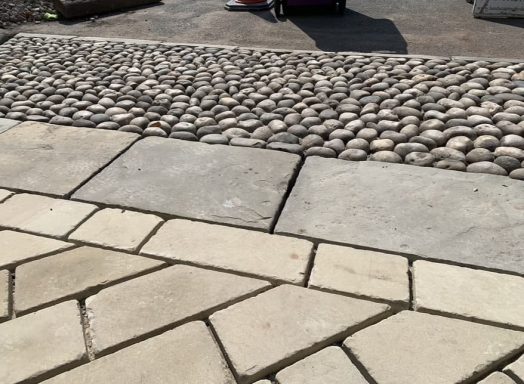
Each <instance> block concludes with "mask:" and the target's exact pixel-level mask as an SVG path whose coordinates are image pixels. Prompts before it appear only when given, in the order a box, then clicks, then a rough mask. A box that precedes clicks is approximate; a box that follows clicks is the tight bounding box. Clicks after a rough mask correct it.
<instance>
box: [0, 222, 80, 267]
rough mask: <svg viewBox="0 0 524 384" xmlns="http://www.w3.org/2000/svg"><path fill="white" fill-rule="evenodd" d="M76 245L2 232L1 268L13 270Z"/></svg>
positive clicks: (0, 242) (18, 233)
mask: <svg viewBox="0 0 524 384" xmlns="http://www.w3.org/2000/svg"><path fill="white" fill-rule="evenodd" d="M74 246H75V245H74V244H70V243H66V242H63V241H60V240H55V239H49V238H47V237H41V236H35V235H30V234H28V233H20V232H15V231H9V230H5V231H0V268H11V267H12V266H14V265H18V264H20V263H25V262H28V261H31V260H35V259H38V258H41V257H45V256H47V255H49V254H51V253H53V252H57V251H60V250H65V249H68V248H72V247H74Z"/></svg>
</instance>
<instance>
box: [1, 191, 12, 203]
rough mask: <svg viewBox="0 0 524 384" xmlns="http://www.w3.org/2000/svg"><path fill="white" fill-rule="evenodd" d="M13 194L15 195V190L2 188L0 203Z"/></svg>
mask: <svg viewBox="0 0 524 384" xmlns="http://www.w3.org/2000/svg"><path fill="white" fill-rule="evenodd" d="M12 195H13V192H11V191H8V190H7V189H0V203H1V202H2V201H4V200H6V199H7V198H8V197H9V196H12Z"/></svg>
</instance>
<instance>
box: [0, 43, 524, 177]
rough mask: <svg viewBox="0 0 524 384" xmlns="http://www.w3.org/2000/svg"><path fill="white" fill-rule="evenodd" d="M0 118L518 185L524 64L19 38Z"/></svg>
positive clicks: (8, 58) (4, 76)
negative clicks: (432, 170) (484, 176)
mask: <svg viewBox="0 0 524 384" xmlns="http://www.w3.org/2000/svg"><path fill="white" fill-rule="evenodd" d="M2 117H4V118H8V119H13V120H20V121H25V120H29V121H38V122H49V123H53V124H59V125H72V126H77V127H83V128H103V129H109V130H121V131H127V132H135V133H139V134H142V135H144V136H161V137H166V138H167V137H169V138H175V139H182V140H193V141H197V140H198V141H201V142H204V143H209V144H229V145H235V146H247V147H257V148H268V149H274V150H281V151H287V152H292V153H298V154H303V155H305V156H323V157H338V158H340V159H346V160H353V161H360V160H375V161H385V162H394V163H406V164H412V165H418V166H428V167H437V168H443V169H451V170H458V171H468V172H483V173H491V174H497V175H509V176H510V177H512V178H516V179H522V180H524V62H520V63H517V62H503V61H499V62H495V61H475V60H473V59H471V60H468V59H459V58H437V57H421V58H412V57H386V56H358V55H356V54H344V53H325V52H301V51H294V52H283V51H278V52H277V51H270V50H254V49H244V48H237V47H230V48H227V47H202V46H184V45H174V44H162V43H154V42H153V43H145V42H144V43H143V44H131V43H129V42H118V41H97V40H86V39H73V38H72V39H55V38H47V39H44V38H39V37H16V38H13V39H11V40H9V41H8V42H6V43H5V44H3V45H1V46H0V118H2Z"/></svg>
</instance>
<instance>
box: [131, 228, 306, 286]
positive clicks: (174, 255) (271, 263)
mask: <svg viewBox="0 0 524 384" xmlns="http://www.w3.org/2000/svg"><path fill="white" fill-rule="evenodd" d="M312 250H313V244H312V243H310V242H309V241H306V240H301V239H295V238H292V237H286V236H277V235H270V234H267V233H262V232H259V231H249V230H245V229H239V228H233V227H226V226H222V225H214V224H207V223H201V222H196V221H189V220H171V221H168V222H167V223H166V224H164V225H163V226H162V227H161V228H160V230H159V231H158V232H157V233H156V234H155V235H154V236H153V237H152V238H151V240H149V242H148V243H147V244H146V245H145V246H144V247H143V248H142V250H141V253H144V254H148V255H156V256H162V257H166V258H170V259H173V260H177V261H183V262H186V263H191V264H195V265H203V266H208V267H213V268H217V269H222V270H226V271H236V272H242V273H247V274H253V275H257V276H260V277H261V278H264V279H270V280H273V281H285V282H290V283H295V284H303V283H304V278H305V274H306V269H307V266H308V263H309V259H310V257H311V253H312Z"/></svg>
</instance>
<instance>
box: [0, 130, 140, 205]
mask: <svg viewBox="0 0 524 384" xmlns="http://www.w3.org/2000/svg"><path fill="white" fill-rule="evenodd" d="M137 137H138V135H136V134H133V133H127V132H113V131H104V130H98V129H78V128H74V127H61V126H56V125H50V124H41V123H32V122H26V123H22V124H20V125H17V126H15V127H14V128H11V129H9V130H8V131H6V132H4V133H3V134H1V135H0V187H5V188H11V189H21V190H26V191H33V192H41V193H47V194H52V195H59V196H64V195H67V194H68V193H70V192H72V191H73V190H74V189H76V188H77V187H78V186H79V185H81V184H82V183H83V182H84V181H85V180H87V179H88V178H89V177H91V176H92V175H93V174H94V173H96V172H97V171H99V170H100V169H101V168H102V167H104V166H105V165H107V163H109V162H110V161H111V160H112V159H113V158H114V157H115V156H117V155H118V154H119V153H120V152H122V151H123V150H124V149H126V148H127V147H128V146H129V145H130V144H131V143H132V142H133V141H135V140H136V139H137Z"/></svg>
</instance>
